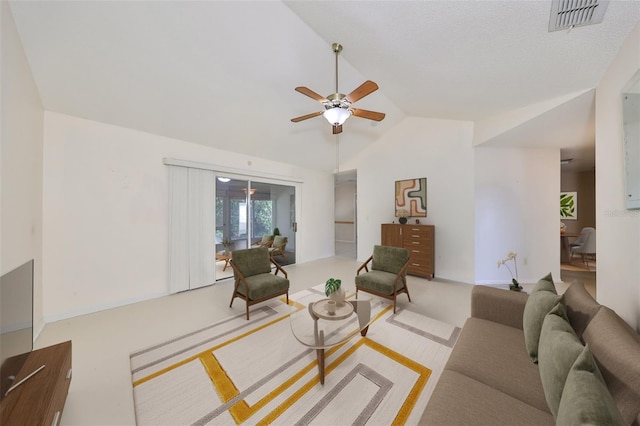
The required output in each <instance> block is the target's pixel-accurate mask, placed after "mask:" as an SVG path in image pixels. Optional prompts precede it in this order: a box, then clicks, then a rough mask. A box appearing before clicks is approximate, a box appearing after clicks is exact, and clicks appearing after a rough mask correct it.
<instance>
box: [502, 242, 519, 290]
mask: <svg viewBox="0 0 640 426" xmlns="http://www.w3.org/2000/svg"><path fill="white" fill-rule="evenodd" d="M517 257H518V253H516V252H514V251H510V252H509V253H507V258H506V259H502V260H499V261H498V268H499V267H500V266H502V265H504V266H505V267H506V268H507V270H508V271H509V274H510V275H511V284H509V290H513V291H522V286H521V285H520V283H519V282H518V261H517V260H516V258H517ZM510 260H513V268H514V270H515V272H516V273H515V276H514V274H513V272H511V268H509V265H508V264H507V262H508V261H510Z"/></svg>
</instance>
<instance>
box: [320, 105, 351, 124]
mask: <svg viewBox="0 0 640 426" xmlns="http://www.w3.org/2000/svg"><path fill="white" fill-rule="evenodd" d="M322 115H323V116H324V118H326V119H327V121H328V122H329V124H331V125H332V126H342V124H343V123H344V122H345V121H347V118H349V116H351V112H350V111H349V110H348V109H344V108H341V107H333V108H329V109H328V110H326V111H325V112H323V113H322Z"/></svg>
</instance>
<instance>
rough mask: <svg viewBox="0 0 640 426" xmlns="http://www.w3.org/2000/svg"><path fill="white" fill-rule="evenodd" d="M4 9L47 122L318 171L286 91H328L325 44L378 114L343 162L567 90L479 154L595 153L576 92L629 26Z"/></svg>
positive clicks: (353, 135) (349, 127)
mask: <svg viewBox="0 0 640 426" xmlns="http://www.w3.org/2000/svg"><path fill="white" fill-rule="evenodd" d="M10 6H11V10H12V14H13V16H14V20H15V22H16V25H17V28H18V32H19V34H20V37H21V39H22V42H23V46H24V49H25V52H26V55H27V59H28V61H29V63H30V66H31V69H32V72H33V76H34V79H35V81H36V84H37V86H38V89H39V91H40V94H41V98H42V102H43V105H44V108H45V109H47V110H50V111H56V112H61V113H65V114H70V115H74V116H78V117H81V118H86V119H91V120H96V121H100V122H104V123H110V124H114V125H118V126H124V127H128V128H131V129H136V130H140V131H145V132H149V133H154V134H158V135H162V136H167V137H172V138H178V139H182V140H186V141H190V142H194V143H198V144H203V145H208V146H212V147H217V148H221V149H225V150H230V151H236V152H240V153H244V154H246V155H247V156H248V157H262V158H267V159H273V160H277V161H283V162H287V163H292V164H297V165H300V166H303V167H308V168H313V169H319V170H326V171H331V170H333V169H334V168H335V164H336V151H335V149H336V141H337V138H336V136H334V135H332V134H331V128H330V126H329V124H328V123H327V122H326V120H324V118H322V117H321V116H320V117H316V118H313V119H309V120H306V121H303V122H300V123H292V122H291V121H290V119H291V118H293V117H296V116H300V115H303V114H307V113H311V112H314V111H319V110H320V109H321V105H320V104H318V103H317V102H315V101H313V100H312V99H310V98H308V97H305V96H302V95H301V94H299V93H297V92H295V91H294V90H293V89H294V88H295V87H296V86H307V87H309V88H311V89H312V90H314V91H316V92H318V93H320V94H322V95H328V94H330V93H333V91H334V85H335V81H334V72H335V68H334V66H335V64H334V54H333V52H332V50H331V44H332V43H333V42H339V43H341V44H342V45H343V46H344V50H343V51H342V53H341V55H340V75H339V77H340V79H339V89H340V92H342V93H349V92H350V91H351V90H352V89H354V88H355V87H357V86H358V85H360V84H361V83H362V82H363V81H365V80H367V79H370V80H373V81H375V82H377V83H378V85H379V86H380V89H379V90H378V91H376V92H374V93H373V94H371V95H369V96H367V97H365V98H364V99H362V100H360V101H358V103H357V106H358V107H360V108H365V109H370V110H374V111H381V112H384V113H386V118H385V119H384V120H383V121H382V122H380V123H377V122H373V121H369V120H365V119H360V118H356V117H351V118H349V120H348V121H347V122H346V123H345V125H344V132H343V133H342V134H341V135H340V139H339V146H340V157H341V158H342V159H343V160H344V159H348V158H351V157H353V156H355V155H357V153H358V152H359V151H360V150H362V149H364V148H365V147H366V146H368V145H369V144H371V143H372V142H374V141H375V140H376V139H377V138H379V137H380V135H382V134H383V133H384V132H386V131H388V130H389V129H391V128H392V127H393V126H394V125H396V124H397V123H399V122H400V121H401V120H402V119H403V118H404V117H406V116H416V117H430V118H443V119H453V120H472V121H476V120H483V119H487V118H490V117H492V116H496V115H500V114H504V113H507V112H509V111H511V110H515V109H519V108H524V107H527V106H528V105H532V104H536V103H540V102H544V101H546V100H549V99H553V98H558V97H562V96H567V95H569V94H572V93H586V94H583V95H580V96H576V98H575V100H571V101H568V102H566V103H565V104H563V105H562V106H559V107H557V108H554V109H553V110H550V111H549V112H548V113H545V114H540V115H539V116H538V117H536V118H535V119H533V120H532V121H530V122H528V123H523V124H522V125H521V126H517V128H514V129H512V130H510V132H509V133H505V134H503V135H499V136H498V137H496V139H495V140H492V141H490V142H491V143H494V144H496V145H505V144H507V145H508V144H509V143H512V141H519V143H520V145H522V144H525V145H527V146H544V147H547V146H554V147H559V148H566V149H569V145H574V144H577V145H579V146H580V147H581V148H580V147H578V148H576V147H571V149H584V147H587V150H589V149H590V150H591V152H592V151H593V145H594V136H593V133H594V132H593V92H592V91H591V92H589V90H590V89H593V88H595V87H596V86H597V85H598V82H599V81H600V79H601V78H602V76H603V74H604V73H605V71H606V69H607V67H608V65H609V64H610V63H611V60H612V59H613V57H614V56H615V54H616V53H617V51H618V49H619V47H620V45H621V44H622V42H623V41H624V39H625V38H626V36H627V35H628V34H629V32H630V31H631V30H632V29H633V28H634V26H635V25H637V24H638V22H639V21H640V2H638V1H619V0H617V1H611V2H610V3H609V5H608V7H607V10H606V13H605V17H604V21H603V22H602V23H601V24H597V25H591V26H585V27H576V28H574V29H572V30H564V31H555V32H549V31H548V23H549V16H550V9H551V1H516V0H512V1H471V0H470V1H447V0H445V1H438V0H434V1H313V2H311V1H285V2H281V1H255V2H252V1H199V2H191V1H178V0H176V1H93V0H91V1H11V2H10ZM519 129H520V130H519ZM537 131H540V133H538V134H537V136H535V135H532V134H531V132H537ZM525 138H526V142H523V141H524V140H525ZM568 139H572V140H571V142H569V141H568ZM514 143H515V142H514ZM589 147H590V148H589Z"/></svg>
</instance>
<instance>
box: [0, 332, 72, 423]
mask: <svg viewBox="0 0 640 426" xmlns="http://www.w3.org/2000/svg"><path fill="white" fill-rule="evenodd" d="M43 366H44V368H42V367H43ZM37 370H39V371H38V372H37V373H36V374H33V373H34V372H36V371H37ZM28 376H30V377H29V378H27V377H28ZM25 379H26V380H25ZM20 382H22V383H20ZM15 383H16V384H19V385H18V386H17V387H14V388H13V389H11V390H10V392H8V393H7V395H6V397H5V398H4V399H3V400H2V402H0V412H1V414H0V424H2V425H3V426H11V425H53V426H56V425H58V424H59V423H60V418H61V417H62V409H63V408H64V403H65V401H66V399H67V393H68V392H69V384H70V383H71V341H70V340H69V341H66V342H63V343H60V344H57V345H53V346H49V347H46V348H43V349H38V350H35V351H33V352H31V353H29V355H28V357H27V360H26V362H25V363H24V365H23V366H22V369H21V370H20V372H19V373H18V375H17V376H16V378H15Z"/></svg>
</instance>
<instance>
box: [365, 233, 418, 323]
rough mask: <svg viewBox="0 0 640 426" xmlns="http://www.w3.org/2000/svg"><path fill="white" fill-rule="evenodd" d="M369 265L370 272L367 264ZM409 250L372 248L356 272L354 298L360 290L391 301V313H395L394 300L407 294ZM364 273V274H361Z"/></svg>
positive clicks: (384, 247)
mask: <svg viewBox="0 0 640 426" xmlns="http://www.w3.org/2000/svg"><path fill="white" fill-rule="evenodd" d="M369 263H371V270H369V267H368V264H369ZM408 266H409V250H407V249H406V248H401V247H387V246H378V245H376V246H373V254H372V255H371V256H370V257H369V258H368V259H367V260H366V261H365V262H364V263H363V264H362V266H360V268H358V271H357V272H356V278H355V282H356V297H357V296H358V291H359V290H362V291H365V292H367V293H371V294H374V295H376V296H379V297H383V298H385V299H389V300H393V313H394V314H395V313H396V298H397V296H398V295H399V294H401V293H407V297H408V298H409V302H411V296H410V295H409V288H408V287H407V267H408ZM363 271H364V272H363Z"/></svg>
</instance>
